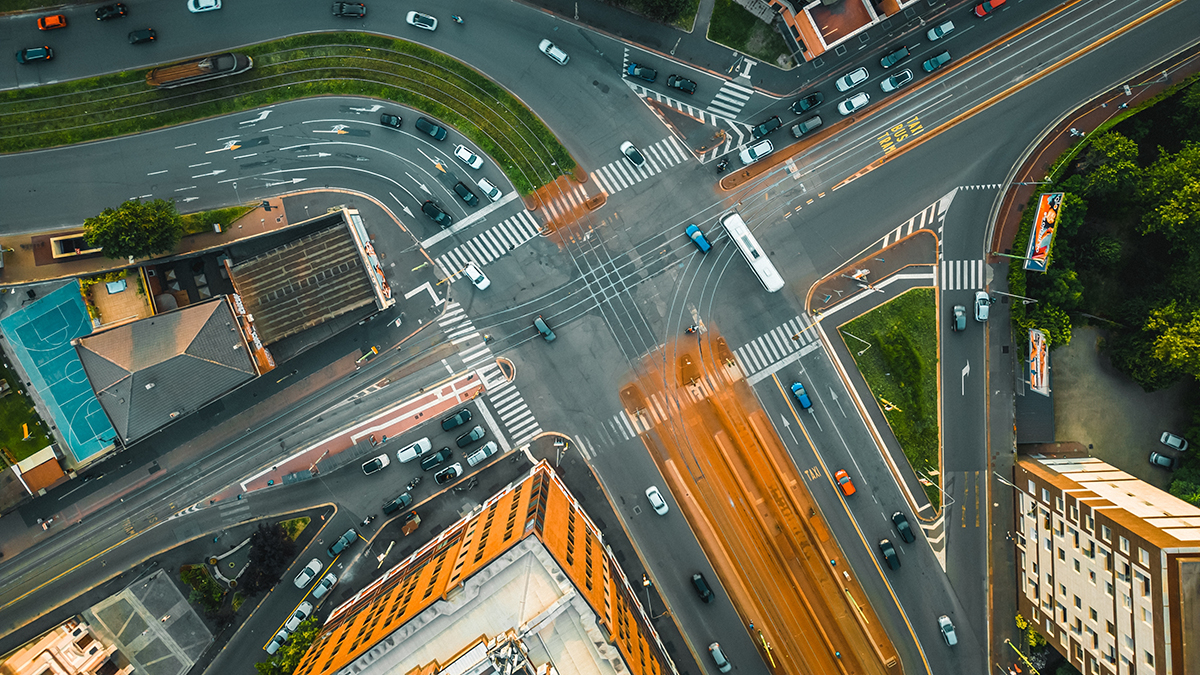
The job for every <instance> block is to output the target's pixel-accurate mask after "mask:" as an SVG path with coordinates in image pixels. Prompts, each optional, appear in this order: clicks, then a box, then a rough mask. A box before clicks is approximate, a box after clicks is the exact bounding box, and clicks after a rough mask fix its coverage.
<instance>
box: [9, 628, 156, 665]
mask: <svg viewBox="0 0 1200 675" xmlns="http://www.w3.org/2000/svg"><path fill="white" fill-rule="evenodd" d="M132 672H133V666H132V665H130V664H129V662H128V661H127V660H126V659H124V658H123V657H122V656H121V653H120V652H119V651H117V646H116V645H114V644H112V643H108V642H105V641H104V640H103V639H101V638H99V637H98V636H96V635H93V634H92V631H91V630H90V629H89V628H88V625H87V624H85V623H83V622H81V621H80V620H79V618H78V617H75V618H72V619H69V620H67V621H66V622H65V623H63V624H61V625H59V626H57V627H55V628H54V629H52V630H50V631H48V632H46V633H43V634H42V635H41V636H39V637H38V638H36V639H34V640H31V641H30V642H28V643H26V644H24V645H21V646H20V647H18V648H17V649H15V650H14V651H13V652H11V653H9V654H6V655H4V656H3V657H0V675H130V674H131V673H132Z"/></svg>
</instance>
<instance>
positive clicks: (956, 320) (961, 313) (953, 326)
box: [950, 305, 967, 333]
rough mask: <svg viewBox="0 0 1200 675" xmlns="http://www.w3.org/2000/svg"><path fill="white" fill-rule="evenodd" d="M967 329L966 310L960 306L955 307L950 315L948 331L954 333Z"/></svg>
mask: <svg viewBox="0 0 1200 675" xmlns="http://www.w3.org/2000/svg"><path fill="white" fill-rule="evenodd" d="M966 329H967V308H966V307H964V306H962V305H955V306H954V310H953V311H952V312H951V313H950V330H952V331H954V332H955V333H957V332H959V331H964V330H966Z"/></svg>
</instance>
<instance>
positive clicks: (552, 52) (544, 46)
mask: <svg viewBox="0 0 1200 675" xmlns="http://www.w3.org/2000/svg"><path fill="white" fill-rule="evenodd" d="M538 49H540V50H541V51H542V53H543V54H545V55H546V56H549V57H550V58H551V59H552V60H553V61H554V62H555V63H557V64H558V65H560V66H565V65H567V61H570V60H571V57H569V56H567V53H566V52H564V51H563V50H561V49H559V48H558V47H556V46H554V43H553V42H551V41H549V40H542V41H541V42H539V43H538Z"/></svg>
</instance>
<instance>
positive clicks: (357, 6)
mask: <svg viewBox="0 0 1200 675" xmlns="http://www.w3.org/2000/svg"><path fill="white" fill-rule="evenodd" d="M333 15H334V16H345V17H349V18H351V19H361V18H363V17H364V16H366V15H367V6H366V5H364V4H362V3H361V2H335V3H333Z"/></svg>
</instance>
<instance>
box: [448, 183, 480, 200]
mask: <svg viewBox="0 0 1200 675" xmlns="http://www.w3.org/2000/svg"><path fill="white" fill-rule="evenodd" d="M454 194H456V195H458V198H459V199H461V200H463V201H464V202H466V203H467V206H479V197H476V196H475V193H474V192H471V188H469V187H467V186H466V184H464V183H463V182H462V181H459V182H457V183H455V184H454Z"/></svg>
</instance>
